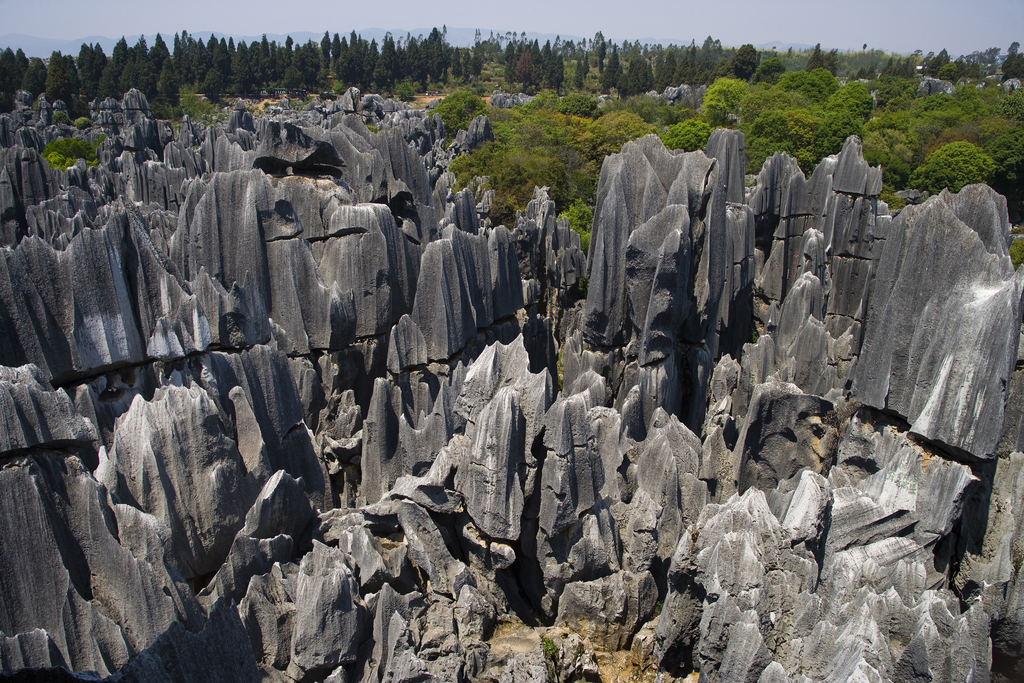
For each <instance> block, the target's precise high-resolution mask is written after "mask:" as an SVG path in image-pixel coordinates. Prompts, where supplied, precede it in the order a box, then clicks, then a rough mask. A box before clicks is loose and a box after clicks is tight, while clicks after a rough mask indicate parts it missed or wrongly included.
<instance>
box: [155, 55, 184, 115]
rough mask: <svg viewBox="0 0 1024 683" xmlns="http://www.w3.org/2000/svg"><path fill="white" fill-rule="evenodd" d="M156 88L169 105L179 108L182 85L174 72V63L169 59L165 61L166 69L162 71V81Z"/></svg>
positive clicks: (158, 82)
mask: <svg viewBox="0 0 1024 683" xmlns="http://www.w3.org/2000/svg"><path fill="white" fill-rule="evenodd" d="M156 88H157V90H158V91H159V92H160V95H161V96H162V97H163V98H164V99H165V100H167V103H168V104H169V105H171V106H172V107H174V106H177V104H178V93H179V90H180V83H179V82H178V74H177V72H176V71H175V70H174V63H173V62H172V61H171V60H169V59H167V60H164V68H163V69H162V70H161V71H160V80H159V81H157V86H156Z"/></svg>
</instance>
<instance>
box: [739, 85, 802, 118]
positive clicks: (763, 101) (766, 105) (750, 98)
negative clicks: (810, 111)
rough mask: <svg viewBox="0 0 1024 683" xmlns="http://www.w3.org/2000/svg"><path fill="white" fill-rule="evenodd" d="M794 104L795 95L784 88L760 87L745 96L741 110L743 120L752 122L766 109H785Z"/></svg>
mask: <svg viewBox="0 0 1024 683" xmlns="http://www.w3.org/2000/svg"><path fill="white" fill-rule="evenodd" d="M792 106H793V97H792V96H791V95H790V94H789V93H788V92H786V91H785V90H783V89H782V88H772V87H767V88H766V87H760V88H755V89H754V90H753V91H752V92H751V93H750V94H748V95H747V96H746V97H744V98H743V102H741V103H740V111H742V112H743V121H744V122H746V123H750V122H752V121H754V120H755V119H757V117H758V116H760V115H761V114H763V113H764V112H766V111H772V110H777V111H783V110H785V109H789V108H790V107H792Z"/></svg>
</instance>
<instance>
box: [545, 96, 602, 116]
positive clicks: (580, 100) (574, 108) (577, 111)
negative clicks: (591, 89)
mask: <svg viewBox="0 0 1024 683" xmlns="http://www.w3.org/2000/svg"><path fill="white" fill-rule="evenodd" d="M555 111H557V112H559V113H560V114H568V115H569V116H579V117H580V118H584V119H596V118H597V117H598V116H600V115H601V110H600V109H599V108H598V106H597V99H595V98H593V97H590V96H588V95H583V94H580V93H573V94H572V95H566V96H565V97H563V98H562V99H561V100H560V101H559V102H558V106H557V107H555Z"/></svg>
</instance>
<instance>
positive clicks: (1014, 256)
mask: <svg viewBox="0 0 1024 683" xmlns="http://www.w3.org/2000/svg"><path fill="white" fill-rule="evenodd" d="M1010 261H1011V262H1013V269H1014V270H1017V269H1018V268H1020V264H1021V263H1024V240H1014V241H1012V242H1010ZM1018 564H1019V561H1018Z"/></svg>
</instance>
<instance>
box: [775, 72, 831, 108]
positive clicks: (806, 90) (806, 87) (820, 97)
mask: <svg viewBox="0 0 1024 683" xmlns="http://www.w3.org/2000/svg"><path fill="white" fill-rule="evenodd" d="M779 87H780V88H782V89H783V90H788V91H790V92H797V93H800V94H801V95H803V96H804V97H806V98H807V100H808V101H809V102H810V103H811V104H819V105H821V104H825V102H826V101H827V100H828V98H829V97H831V96H832V95H833V94H834V93H835V92H836V91H837V90H839V81H837V80H836V77H835V76H833V75H832V74H831V73H830V72H829V71H828V70H827V69H815V70H814V71H790V72H787V73H784V74H782V76H781V77H780V78H779Z"/></svg>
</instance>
